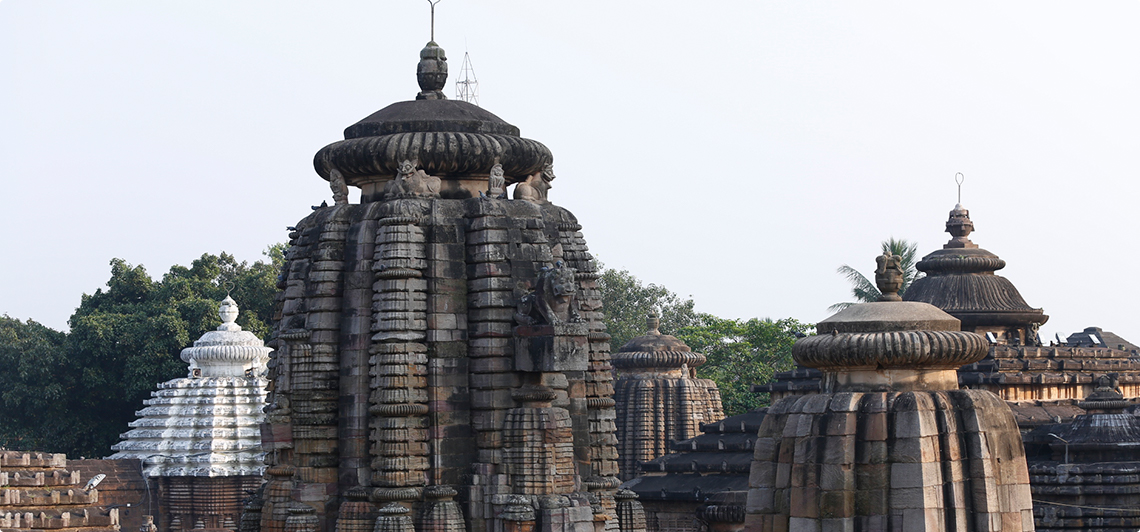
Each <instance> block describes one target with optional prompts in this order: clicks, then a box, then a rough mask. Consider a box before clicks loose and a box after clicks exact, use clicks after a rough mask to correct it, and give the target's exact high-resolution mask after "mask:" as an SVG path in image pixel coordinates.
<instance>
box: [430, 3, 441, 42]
mask: <svg viewBox="0 0 1140 532" xmlns="http://www.w3.org/2000/svg"><path fill="white" fill-rule="evenodd" d="M439 2H440V0H427V3H428V4H431V40H432V42H435V5H436V4H438V3H439Z"/></svg>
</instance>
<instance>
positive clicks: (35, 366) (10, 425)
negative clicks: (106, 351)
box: [0, 315, 75, 449]
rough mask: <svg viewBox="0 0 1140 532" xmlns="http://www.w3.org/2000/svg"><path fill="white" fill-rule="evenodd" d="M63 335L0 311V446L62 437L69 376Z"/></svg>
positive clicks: (35, 445) (27, 445)
mask: <svg viewBox="0 0 1140 532" xmlns="http://www.w3.org/2000/svg"><path fill="white" fill-rule="evenodd" d="M65 341H66V335H64V334H63V333H61V332H59V331H56V330H53V329H51V328H48V327H45V326H43V325H40V324H39V323H36V322H34V321H32V320H28V321H26V322H21V321H20V320H17V319H13V318H11V317H9V316H7V315H5V316H0V368H3V370H2V371H0V447H9V448H12V449H43V448H47V447H49V444H50V443H51V442H55V441H59V440H60V439H61V438H66V437H67V433H68V432H69V430H70V428H71V427H70V425H69V424H68V423H66V422H63V421H62V420H65V419H66V418H65V417H64V415H65V414H66V412H67V403H68V401H67V394H68V392H69V390H70V389H71V388H72V387H74V385H75V381H74V373H73V372H71V371H69V369H70V368H69V367H68V361H67V356H66V353H65V351H64V342H65ZM44 420H56V422H54V423H44Z"/></svg>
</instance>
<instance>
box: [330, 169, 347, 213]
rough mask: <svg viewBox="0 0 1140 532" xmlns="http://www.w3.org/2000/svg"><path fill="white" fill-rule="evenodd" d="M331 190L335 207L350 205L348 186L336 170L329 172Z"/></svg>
mask: <svg viewBox="0 0 1140 532" xmlns="http://www.w3.org/2000/svg"><path fill="white" fill-rule="evenodd" d="M329 188H331V189H332V193H333V204H334V205H348V185H347V184H345V182H344V176H343V175H341V173H340V170H337V169H336V168H333V169H332V170H329Z"/></svg>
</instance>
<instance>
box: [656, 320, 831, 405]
mask: <svg viewBox="0 0 1140 532" xmlns="http://www.w3.org/2000/svg"><path fill="white" fill-rule="evenodd" d="M700 319H701V323H700V324H699V325H695V326H689V327H684V328H682V329H681V330H680V331H679V332H678V334H676V335H675V336H677V338H679V339H681V340H682V341H684V342H685V343H686V344H687V345H688V346H689V348H691V349H692V350H693V351H696V352H698V353H702V354H704V355H705V356H706V357H707V358H708V360H707V361H706V362H705V364H704V365H703V366H700V367H698V368H697V376H698V377H701V378H705V379H712V380H713V382H716V384H717V388H719V389H720V397H721V402H722V403H723V404H724V413H725V415H728V416H734V415H736V414H743V413H745V412H748V411H750V410H754V409H756V408H759V407H761V406H764V405H767V404H768V401H769V398H768V395H767V394H756V393H753V392H752V391H751V387H752V385H753V384H764V383H766V382H770V381H771V380H772V378H773V377H775V375H776V372H778V371H787V370H790V369H792V366H794V365H795V362H794V361H793V360H792V344H794V343H795V342H796V337H795V334H796V333H801V334H804V333H806V332H807V330H808V327H809V326H808V325H807V324H805V323H800V322H799V321H797V320H794V319H791V318H788V319H782V320H776V321H773V320H771V319H768V318H764V319H757V318H752V319H750V320H731V319H724V318H718V317H716V316H713V315H711V314H701V315H700Z"/></svg>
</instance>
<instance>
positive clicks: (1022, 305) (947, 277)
mask: <svg viewBox="0 0 1140 532" xmlns="http://www.w3.org/2000/svg"><path fill="white" fill-rule="evenodd" d="M973 231H974V222H973V221H972V220H970V211H969V210H968V209H966V208H965V207H963V206H962V204H961V203H959V204H957V205H955V206H954V208H953V209H952V210H951V211H950V218H949V219H948V220H946V232H947V233H950V235H951V236H952V237H953V238H951V239H950V241H949V242H947V243H946V244H945V245H944V246H942V249H939V250H937V251H934V252H932V253H930V254H928V255H926V256H925V257H923V258H922V260H921V261H919V262H918V264H916V265H915V267H916V268H917V269H918V271H920V272H922V273H924V274H926V276H925V277H922V278H919V279H917V280H915V281H914V283H913V284H911V286H910V287H909V288H907V290H906V294H905V295H904V296H903V299H905V300H906V301H921V302H923V303H930V304H931V305H934V306H936V307H938V308H940V309H942V310H944V311H945V312H946V313H947V314H950V315H951V316H954V317H955V318H958V319H959V320H960V321H961V322H962V330H963V331H970V332H975V333H978V334H983V335H984V334H989V335H990V338H992V339H993V341H995V342H999V343H1003V344H1007V345H1013V346H1018V345H1030V346H1036V345H1041V340H1040V338H1038V334H1037V330H1038V328H1039V327H1040V326H1041V325H1042V324H1044V323H1045V322H1046V321H1048V320H1049V316H1046V315H1045V313H1044V312H1042V310H1041V309H1039V308H1033V307H1030V306H1029V304H1028V303H1026V302H1025V299H1024V298H1022V297H1021V293H1019V292H1018V291H1017V287H1015V286H1013V283H1011V282H1010V281H1009V279H1006V278H1005V277H1002V276H1000V275H996V274H995V273H994V272H996V271H997V270H1000V269H1002V268H1005V261H1004V260H1002V259H1000V258H999V257H998V256H997V255H994V254H993V253H990V252H989V251H986V250H984V249H982V248H979V247H978V245H977V244H975V243H973V242H971V241H970V238H969V237H970V233H972V232H973Z"/></svg>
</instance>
